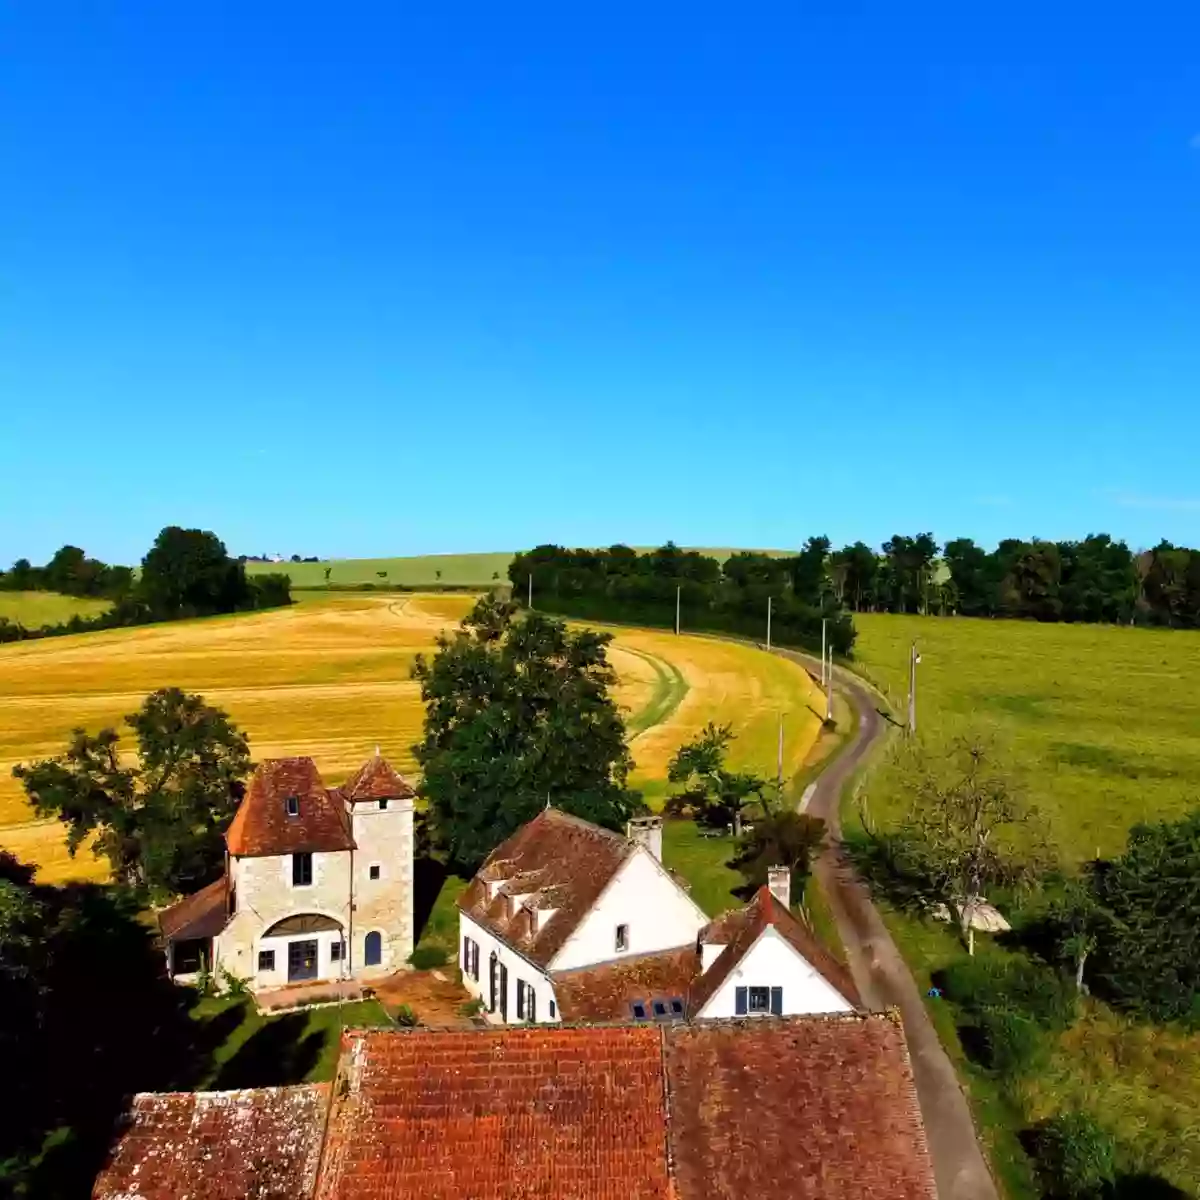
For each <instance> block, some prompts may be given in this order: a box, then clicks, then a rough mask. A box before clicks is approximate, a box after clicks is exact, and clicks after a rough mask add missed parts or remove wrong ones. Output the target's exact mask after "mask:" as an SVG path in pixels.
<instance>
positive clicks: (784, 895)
mask: <svg viewBox="0 0 1200 1200" xmlns="http://www.w3.org/2000/svg"><path fill="white" fill-rule="evenodd" d="M767 889H768V890H769V891H770V893H771V895H772V896H774V897H775V899H776V900H778V901H779V903H780V904H782V905H783V907H784V908H791V907H792V871H791V868H790V867H768V868H767Z"/></svg>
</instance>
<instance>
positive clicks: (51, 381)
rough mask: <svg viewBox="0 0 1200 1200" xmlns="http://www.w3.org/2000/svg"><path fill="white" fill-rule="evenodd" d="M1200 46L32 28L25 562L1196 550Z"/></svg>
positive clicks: (1027, 25) (631, 27) (598, 18)
mask: <svg viewBox="0 0 1200 1200" xmlns="http://www.w3.org/2000/svg"><path fill="white" fill-rule="evenodd" d="M418 10H424V11H418ZM1198 43H1200V8H1197V6H1196V5H1195V4H1194V3H1190V2H1188V0H1179V2H1177V3H1173V4H1156V3H1153V2H1151V3H1147V4H1143V5H1140V6H1138V7H1137V9H1136V11H1135V10H1131V9H1128V8H1127V7H1126V8H1124V9H1121V8H1120V6H1096V5H1094V4H1087V5H1085V4H1076V3H1073V2H1070V3H1060V4H1054V5H1046V4H1037V5H1034V4H1031V3H1017V4H1010V5H1005V6H980V5H964V4H962V3H961V2H959V3H955V4H936V3H935V4H925V5H918V6H915V7H914V6H911V5H908V6H903V5H896V4H894V3H882V2H880V3H856V2H854V0H838V2H836V3H813V4H794V3H788V4H777V5H760V4H755V3H749V4H738V5H729V4H722V5H704V4H700V5H697V4H696V3H689V4H687V5H678V6H675V5H671V4H665V3H663V4H656V5H646V4H639V5H632V4H630V5H625V4H619V3H610V4H606V5H599V6H591V7H590V8H587V7H586V6H585V7H584V8H581V6H578V5H564V4H561V3H557V4H554V5H549V4H547V5H533V4H523V5H496V4H478V5H476V4H465V3H459V4H451V5H423V6H417V5H400V4H382V3H381V4H378V5H373V4H355V3H351V4H348V5H328V4H323V5H316V4H310V3H304V2H300V3H296V2H293V3H288V4H273V3H265V2H256V3H254V4H244V3H243V4H233V3H229V4H226V3H220V2H216V0H207V2H206V3H204V4H200V3H182V4H163V5H146V4H135V3H132V2H128V0H127V2H125V3H118V2H110V3H89V4H67V3H57V2H55V0H40V2H38V3H32V2H30V3H10V4H7V5H4V6H3V8H2V9H0V46H2V47H3V51H2V53H0V96H2V97H3V99H2V101H0V103H2V104H3V110H4V118H3V120H2V121H0V562H8V561H11V559H12V558H14V557H16V556H18V555H28V556H29V557H31V558H34V559H35V560H36V559H39V558H42V557H45V556H46V555H47V554H49V553H50V552H51V551H52V550H53V549H54V548H55V547H56V546H57V545H59V544H61V543H62V542H64V541H67V540H70V541H73V542H76V543H77V544H81V545H83V546H85V547H86V548H87V549H88V550H89V551H90V552H92V553H95V554H98V555H99V556H101V557H104V558H108V559H112V560H118V561H130V560H133V559H135V558H137V557H138V556H140V554H141V553H142V552H143V551H144V549H145V548H146V547H147V545H148V544H149V542H150V540H151V539H152V537H153V536H154V534H155V532H156V531H157V530H158V528H159V527H160V526H162V525H163V524H166V523H177V524H185V525H201V526H204V527H206V528H212V529H214V530H216V531H217V532H218V533H220V534H221V535H222V536H223V537H224V538H225V540H226V542H227V543H228V544H229V546H230V548H231V550H234V551H235V552H237V551H241V552H257V551H262V550H266V551H276V550H278V551H281V552H284V553H292V552H302V553H306V554H307V553H314V554H322V555H328V554H332V555H340V556H352V555H369V554H374V555H387V554H405V553H430V552H437V551H466V550H485V549H503V548H511V547H517V546H523V545H528V544H531V543H533V542H536V541H543V540H556V541H563V542H567V543H571V544H594V543H599V542H608V541H612V540H624V541H628V542H632V543H635V544H641V543H654V542H657V541H661V540H663V539H666V538H668V537H673V538H675V539H676V540H677V541H680V542H683V543H689V544H707V545H744V546H780V547H786V546H793V545H797V544H798V543H799V542H800V541H802V540H803V538H804V537H806V536H807V535H809V534H811V533H816V532H826V533H828V534H829V535H830V536H831V537H833V538H834V539H835V540H836V541H838V542H841V541H843V540H853V539H854V538H857V537H862V538H864V539H865V540H867V541H870V542H878V541H879V540H881V539H883V538H885V537H887V536H888V535H890V534H891V533H893V532H905V533H913V532H917V531H919V530H924V529H932V530H933V531H934V532H935V533H937V534H938V535H939V536H940V537H943V538H946V537H953V536H957V535H970V536H974V537H976V538H978V539H980V540H982V541H985V542H991V541H994V540H995V539H996V538H998V537H1000V536H1004V535H1009V534H1017V535H1034V534H1037V535H1041V536H1046V537H1070V536H1082V535H1083V534H1086V533H1087V532H1089V531H1091V530H1096V529H1104V530H1108V531H1110V532H1112V533H1114V534H1115V535H1118V536H1123V537H1125V538H1127V539H1129V540H1130V541H1132V542H1134V543H1137V544H1139V545H1141V544H1149V543H1153V542H1154V541H1156V540H1157V539H1158V538H1159V537H1160V536H1166V537H1169V538H1171V539H1172V540H1175V541H1181V542H1188V543H1190V544H1193V545H1194V544H1197V543H1200V459H1198V457H1197V449H1198V448H1200V54H1198V53H1197V45H1198Z"/></svg>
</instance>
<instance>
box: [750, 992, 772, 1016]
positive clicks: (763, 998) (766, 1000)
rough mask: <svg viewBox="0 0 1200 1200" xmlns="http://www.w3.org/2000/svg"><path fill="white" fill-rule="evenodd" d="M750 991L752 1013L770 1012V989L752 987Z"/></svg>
mask: <svg viewBox="0 0 1200 1200" xmlns="http://www.w3.org/2000/svg"><path fill="white" fill-rule="evenodd" d="M749 991H750V1007H749V1011H750V1012H752V1013H765V1012H770V1011H771V989H770V988H764V987H752V988H750V989H749Z"/></svg>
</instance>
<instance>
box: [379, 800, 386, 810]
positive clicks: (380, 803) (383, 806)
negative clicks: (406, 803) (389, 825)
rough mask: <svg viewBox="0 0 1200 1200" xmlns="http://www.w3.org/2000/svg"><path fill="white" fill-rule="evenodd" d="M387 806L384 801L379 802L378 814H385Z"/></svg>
mask: <svg viewBox="0 0 1200 1200" xmlns="http://www.w3.org/2000/svg"><path fill="white" fill-rule="evenodd" d="M387 804H388V802H387V801H386V800H380V802H379V811H380V812H386V811H387Z"/></svg>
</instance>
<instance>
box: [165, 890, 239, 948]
mask: <svg viewBox="0 0 1200 1200" xmlns="http://www.w3.org/2000/svg"><path fill="white" fill-rule="evenodd" d="M228 888H229V880H228V879H227V878H226V877H225V876H224V875H222V876H221V878H220V879H216V880H214V881H213V882H212V883H210V884H209V885H208V886H207V887H202V888H201V889H200V890H199V891H198V892H193V893H192V894H191V895H190V896H184V898H183V899H182V900H180V901H179V902H178V903H177V904H172V905H171V907H170V908H165V909H163V911H162V912H160V913H159V914H158V927H159V928H160V929H161V930H162V932H163V936H164V937H166V938H168V939H170V940H171V941H184V940H186V939H188V938H212V937H216V936H217V934H218V933H220V932H221V930H222V929H224V928H225V922H226V921H227V920H228V919H229V897H228Z"/></svg>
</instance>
